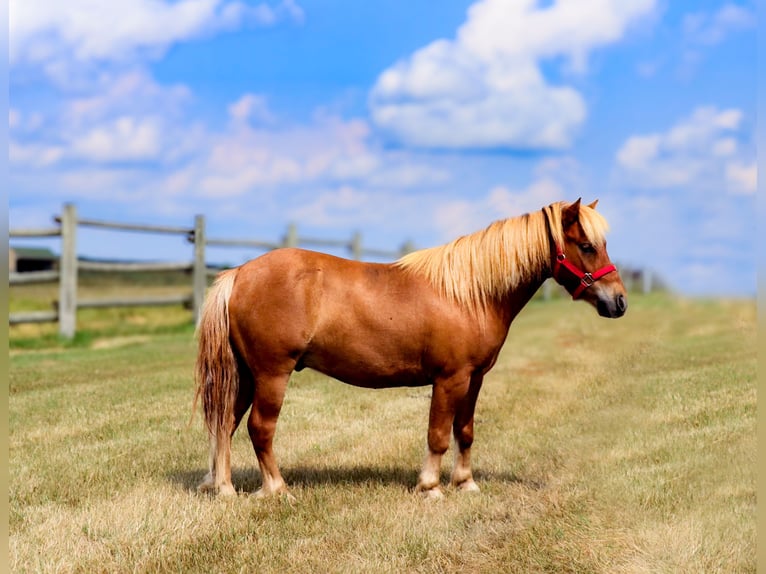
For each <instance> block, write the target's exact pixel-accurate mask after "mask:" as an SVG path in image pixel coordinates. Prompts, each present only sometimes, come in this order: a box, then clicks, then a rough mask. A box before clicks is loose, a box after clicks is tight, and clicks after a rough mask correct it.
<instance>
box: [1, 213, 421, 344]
mask: <svg viewBox="0 0 766 574" xmlns="http://www.w3.org/2000/svg"><path fill="white" fill-rule="evenodd" d="M54 221H55V222H56V223H57V224H58V225H57V226H56V227H50V228H44V229H11V230H10V231H9V234H8V235H9V237H10V238H22V237H28V238H33V237H34V238H40V237H60V238H61V256H60V259H59V265H58V269H55V270H46V271H29V272H25V273H15V272H11V273H10V274H9V284H10V285H20V284H29V283H47V282H58V284H59V295H58V300H57V301H54V302H53V303H54V304H53V307H54V309H53V310H51V311H33V312H17V313H11V314H10V315H9V317H8V322H9V324H10V325H17V324H22V323H44V322H58V324H59V333H60V334H61V335H62V336H63V337H66V338H72V337H74V335H75V332H76V329H77V310H78V309H84V308H93V307H136V306H155V305H179V304H181V305H186V306H189V307H190V308H191V310H192V316H193V318H194V321H195V322H196V321H197V319H198V317H199V311H200V309H201V308H202V302H203V300H204V297H205V289H206V288H207V282H208V277H209V276H210V275H214V274H215V273H217V271H218V269H216V268H211V267H208V266H207V263H206V259H205V247H206V246H217V247H247V248H257V249H264V250H271V249H277V248H279V247H299V246H305V247H336V248H337V247H340V248H345V249H347V250H348V251H349V253H350V255H351V257H353V258H354V259H358V260H361V259H362V258H363V257H365V256H372V257H383V258H391V259H395V258H398V257H400V256H402V255H404V254H405V253H407V252H409V251H412V250H413V247H412V244H410V243H405V244H404V245H403V246H402V248H401V249H400V250H398V251H392V250H384V249H371V248H366V247H363V246H362V236H361V234H360V233H355V234H354V235H353V236H352V237H351V239H350V240H332V239H318V238H311V237H300V236H299V235H298V230H297V227H296V226H295V225H294V224H291V225H290V226H288V229H287V233H286V235H285V237H284V238H283V240H282V241H281V242H269V241H259V240H252V239H220V238H210V237H207V235H206V232H205V217H204V216H202V215H197V216H196V217H195V218H194V226H193V227H169V226H161V225H139V224H127V223H118V222H108V221H100V220H95V219H85V218H79V217H78V215H77V209H76V207H75V205H73V204H71V203H68V204H65V205H64V208H63V211H62V213H61V216H59V217H55V218H54ZM78 227H97V228H105V229H111V230H115V231H131V232H142V233H153V234H171V235H182V236H185V237H186V238H187V239H188V240H189V242H190V243H191V244H192V245H193V256H192V259H191V260H190V261H182V262H176V263H172V262H170V263H116V262H110V263H103V262H95V261H84V260H80V259H78V257H77V228H78ZM79 271H95V272H105V273H114V272H147V271H148V272H167V271H187V272H191V276H192V281H191V282H192V285H191V287H192V290H191V293H190V294H180V295H171V296H154V297H142V298H133V299H129V298H124V297H119V298H112V299H96V300H88V299H82V298H78V296H77V278H78V273H79Z"/></svg>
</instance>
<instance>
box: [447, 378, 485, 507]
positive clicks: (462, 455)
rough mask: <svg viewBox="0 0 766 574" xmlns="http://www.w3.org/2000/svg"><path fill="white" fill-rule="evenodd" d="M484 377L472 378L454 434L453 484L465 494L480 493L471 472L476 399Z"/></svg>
mask: <svg viewBox="0 0 766 574" xmlns="http://www.w3.org/2000/svg"><path fill="white" fill-rule="evenodd" d="M483 378H484V377H483V375H475V376H474V377H472V378H471V386H470V388H469V389H468V393H467V394H466V396H465V398H464V399H463V400H462V401H461V403H460V404H459V405H458V409H457V413H456V415H455V422H454V423H453V425H452V432H453V433H454V435H455V446H456V448H455V463H454V465H453V467H452V479H451V481H450V482H451V483H452V485H453V486H454V487H456V488H458V489H459V490H461V491H463V492H479V487H478V485H477V484H476V482H475V481H474V480H473V473H472V471H471V445H472V444H473V420H474V412H475V410H476V399H477V398H478V396H479V389H481V383H482V380H483Z"/></svg>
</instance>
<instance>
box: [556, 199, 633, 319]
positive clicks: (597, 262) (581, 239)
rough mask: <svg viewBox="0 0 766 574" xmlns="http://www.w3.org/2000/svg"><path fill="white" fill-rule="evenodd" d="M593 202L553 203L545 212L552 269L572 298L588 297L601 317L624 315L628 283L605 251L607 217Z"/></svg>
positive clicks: (586, 299) (626, 306)
mask: <svg viewBox="0 0 766 574" xmlns="http://www.w3.org/2000/svg"><path fill="white" fill-rule="evenodd" d="M597 203H598V200H596V201H594V202H593V203H591V204H590V205H581V203H580V200H579V199H578V200H577V201H575V202H574V203H570V204H567V203H560V204H554V205H552V206H550V207H549V208H547V210H546V215H547V217H548V220H549V223H550V229H551V234H552V237H553V242H552V243H553V245H552V248H553V249H552V254H551V255H552V258H553V263H552V266H551V271H552V274H553V278H554V279H555V280H556V281H557V282H558V283H559V284H561V285H562V286H563V287H564V288H565V289H566V290H567V291H569V293H570V294H571V295H572V298H573V299H583V300H585V301H588V302H589V303H590V304H591V305H593V306H594V307H595V308H596V309H597V310H598V314H599V315H601V316H602V317H610V318H617V317H622V316H623V315H624V314H625V311H626V310H627V308H628V299H627V295H626V292H625V286H624V285H623V284H622V279H621V278H620V274H619V273H618V272H617V268H616V267H615V266H614V265H613V264H612V262H611V261H610V260H609V255H608V253H607V252H606V238H605V234H606V231H607V229H608V226H607V223H606V220H605V219H604V218H603V217H602V216H601V214H600V213H598V212H596V209H595V208H596V204H597Z"/></svg>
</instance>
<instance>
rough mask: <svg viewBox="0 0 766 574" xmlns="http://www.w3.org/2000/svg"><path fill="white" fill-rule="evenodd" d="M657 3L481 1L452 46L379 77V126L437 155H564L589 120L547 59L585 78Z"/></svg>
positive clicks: (426, 52) (432, 49) (375, 96)
mask: <svg viewBox="0 0 766 574" xmlns="http://www.w3.org/2000/svg"><path fill="white" fill-rule="evenodd" d="M654 6H655V0H620V1H617V0H558V1H556V2H555V3H554V4H553V5H551V6H549V7H545V8H540V7H538V6H537V2H535V1H534V0H521V1H517V2H507V1H505V0H481V1H479V2H477V3H475V4H474V5H473V6H472V7H471V8H470V9H469V12H468V19H467V21H466V22H465V23H464V24H463V25H462V26H461V27H460V29H459V30H458V31H457V34H456V37H455V38H454V39H453V40H445V39H440V40H437V41H435V42H432V43H431V44H429V45H427V46H425V47H423V48H421V49H420V50H418V51H416V52H415V53H414V54H412V55H411V56H410V57H409V58H406V59H404V60H401V61H399V62H397V63H396V64H394V65H393V66H392V67H390V68H388V69H387V70H385V71H384V72H383V73H381V74H380V76H379V77H378V80H377V82H376V84H375V86H374V87H373V89H372V91H371V93H370V111H371V116H372V119H373V121H374V123H375V124H376V125H377V127H378V128H380V129H381V130H382V131H383V132H385V133H387V134H388V135H389V136H390V137H392V138H394V139H396V140H398V141H400V142H402V143H404V144H406V145H413V146H422V147H433V148H463V147H468V148H470V147H476V148H492V147H509V148H524V149H528V148H562V147H566V146H568V145H570V144H571V141H572V139H573V137H574V135H575V132H576V131H577V129H578V127H579V126H580V125H581V124H582V123H583V121H584V119H585V116H586V105H585V102H584V100H583V98H582V96H581V95H580V94H579V92H577V90H575V89H574V88H572V87H570V86H566V85H558V86H556V85H552V84H551V83H549V81H548V80H547V79H546V78H545V76H544V75H543V73H542V71H541V68H540V63H541V61H542V60H545V59H551V58H557V57H564V58H565V59H566V60H567V61H568V66H569V70H570V71H572V72H576V73H583V72H584V71H585V70H586V68H587V56H588V54H589V53H590V52H591V51H592V50H594V49H595V48H597V47H599V46H603V45H607V44H610V43H613V42H616V41H618V40H619V39H621V38H622V37H623V36H624V34H625V32H626V29H627V27H628V26H629V25H630V24H632V23H633V22H635V21H636V20H637V19H639V18H641V17H643V16H645V15H647V14H649V13H651V12H652V10H653V9H654Z"/></svg>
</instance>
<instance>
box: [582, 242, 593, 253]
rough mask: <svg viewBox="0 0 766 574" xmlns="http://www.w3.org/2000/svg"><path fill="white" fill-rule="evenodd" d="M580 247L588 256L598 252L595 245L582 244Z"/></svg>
mask: <svg viewBox="0 0 766 574" xmlns="http://www.w3.org/2000/svg"><path fill="white" fill-rule="evenodd" d="M579 247H580V251H582V252H583V253H587V254H588V255H592V254H594V253H595V252H596V250H595V249H594V248H593V245H591V244H590V243H580V245H579Z"/></svg>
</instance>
